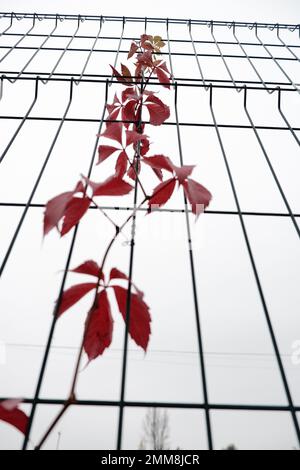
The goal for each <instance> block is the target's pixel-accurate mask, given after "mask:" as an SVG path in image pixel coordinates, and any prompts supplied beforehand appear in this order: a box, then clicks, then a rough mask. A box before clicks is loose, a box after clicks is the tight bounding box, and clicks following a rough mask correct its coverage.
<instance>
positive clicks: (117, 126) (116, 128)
mask: <svg viewBox="0 0 300 470" xmlns="http://www.w3.org/2000/svg"><path fill="white" fill-rule="evenodd" d="M122 129H123V124H122V122H111V123H107V125H106V129H105V131H104V132H103V133H102V134H101V136H102V137H106V138H107V139H111V140H116V141H117V142H119V144H121V145H122Z"/></svg>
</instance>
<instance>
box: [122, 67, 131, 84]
mask: <svg viewBox="0 0 300 470" xmlns="http://www.w3.org/2000/svg"><path fill="white" fill-rule="evenodd" d="M121 70H122V75H123V77H126V78H128V79H129V81H131V80H132V77H131V73H130V70H129V68H128V67H126V65H124V64H121Z"/></svg>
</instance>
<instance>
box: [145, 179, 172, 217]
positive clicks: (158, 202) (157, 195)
mask: <svg viewBox="0 0 300 470" xmlns="http://www.w3.org/2000/svg"><path fill="white" fill-rule="evenodd" d="M175 184H176V179H175V178H170V179H168V180H166V181H163V182H162V183H160V184H159V185H158V186H156V188H155V189H154V191H153V194H152V196H151V198H150V199H149V209H150V210H151V206H158V207H160V206H163V205H164V204H166V202H167V201H168V200H169V199H170V197H171V196H172V194H173V191H174V188H175Z"/></svg>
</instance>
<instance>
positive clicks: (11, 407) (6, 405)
mask: <svg viewBox="0 0 300 470" xmlns="http://www.w3.org/2000/svg"><path fill="white" fill-rule="evenodd" d="M21 402H22V400H14V399H13V400H4V401H1V402H0V420H1V421H5V422H6V423H8V424H11V425H12V426H14V427H15V428H16V429H18V430H19V431H21V432H22V433H23V434H25V433H26V430H27V425H28V417H27V416H26V414H25V413H24V412H23V411H22V410H20V409H19V408H18V406H19V403H21Z"/></svg>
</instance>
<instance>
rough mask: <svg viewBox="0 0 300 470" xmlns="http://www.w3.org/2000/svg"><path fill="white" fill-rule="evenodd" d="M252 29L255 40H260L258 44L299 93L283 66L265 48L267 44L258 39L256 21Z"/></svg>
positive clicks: (299, 90)
mask: <svg viewBox="0 0 300 470" xmlns="http://www.w3.org/2000/svg"><path fill="white" fill-rule="evenodd" d="M254 30H255V37H256V38H257V40H258V41H259V42H260V44H261V45H262V46H263V48H264V49H265V51H266V52H267V53H268V54H269V56H270V57H271V59H272V60H273V62H274V63H275V64H276V65H277V67H278V68H279V69H280V70H281V72H282V73H283V75H284V76H285V77H286V78H287V79H288V81H289V82H290V84H291V85H292V87H293V88H294V89H295V90H296V91H297V93H299V94H300V89H299V88H298V86H297V85H296V83H294V81H293V80H292V79H291V78H290V76H289V75H288V74H287V73H286V71H285V70H284V68H283V67H282V65H281V64H280V63H279V62H278V60H277V59H276V58H275V57H274V56H273V54H272V53H271V52H270V51H269V49H268V48H267V46H266V45H265V44H264V43H263V41H262V40H261V39H260V37H259V36H258V29H257V23H255V24H254Z"/></svg>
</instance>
